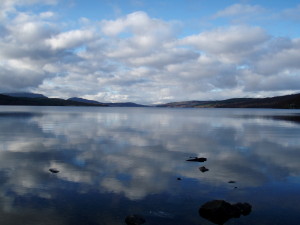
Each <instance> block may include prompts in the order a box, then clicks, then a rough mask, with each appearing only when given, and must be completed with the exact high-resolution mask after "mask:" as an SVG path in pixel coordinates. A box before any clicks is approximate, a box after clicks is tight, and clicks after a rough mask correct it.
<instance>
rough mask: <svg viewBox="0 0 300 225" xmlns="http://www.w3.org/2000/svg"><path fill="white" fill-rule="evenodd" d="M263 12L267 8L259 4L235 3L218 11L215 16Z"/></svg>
mask: <svg viewBox="0 0 300 225" xmlns="http://www.w3.org/2000/svg"><path fill="white" fill-rule="evenodd" d="M263 12H265V9H264V8H263V7H261V6H259V5H247V4H234V5H231V6H229V7H227V8H225V9H223V10H221V11H219V12H217V13H216V14H215V15H214V17H215V18H218V17H233V16H245V15H247V16H249V15H255V14H260V13H263Z"/></svg>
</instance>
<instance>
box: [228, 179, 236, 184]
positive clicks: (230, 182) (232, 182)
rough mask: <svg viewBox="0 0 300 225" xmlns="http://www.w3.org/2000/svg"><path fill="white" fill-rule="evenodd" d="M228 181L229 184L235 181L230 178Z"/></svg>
mask: <svg viewBox="0 0 300 225" xmlns="http://www.w3.org/2000/svg"><path fill="white" fill-rule="evenodd" d="M228 183H229V184H234V183H236V182H235V181H234V180H230V181H228Z"/></svg>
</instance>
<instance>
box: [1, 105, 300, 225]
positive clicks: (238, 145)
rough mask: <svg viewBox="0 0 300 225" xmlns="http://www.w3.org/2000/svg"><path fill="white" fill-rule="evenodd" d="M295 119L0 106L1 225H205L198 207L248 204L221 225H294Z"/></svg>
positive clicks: (240, 112)
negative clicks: (132, 220)
mask: <svg viewBox="0 0 300 225" xmlns="http://www.w3.org/2000/svg"><path fill="white" fill-rule="evenodd" d="M299 118H300V111H299V110H270V109H268V110H264V109H166V108H106V107H105V108H93V107H21V106H19V107H10V106H1V107H0V181H1V182H0V224H5V225H20V224H22V225H27V224H28V225H40V224H46V225H48V224H49V225H50V224H51V225H53V224H56V225H119V224H125V222H124V219H125V217H126V216H127V215H132V214H138V215H141V216H142V217H143V218H144V219H145V220H146V223H145V224H149V225H199V224H207V225H209V224H213V223H212V222H210V221H208V220H206V219H204V218H202V217H200V216H199V214H198V210H199V208H200V206H201V205H203V204H204V203H206V202H208V201H211V200H215V199H222V200H225V201H227V202H230V203H237V202H247V203H249V204H251V206H252V211H251V213H250V214H249V215H247V216H241V217H240V218H234V219H230V220H229V221H228V222H227V223H226V224H265V225H269V224H270V225H271V224H272V225H273V224H277V225H281V224H282V225H286V224H289V225H296V224H299V220H300V138H299V136H300V123H299ZM189 157H206V158H207V161H206V162H203V163H199V162H187V161H186V159H189ZM201 166H205V167H206V168H207V169H208V171H207V172H201V171H200V170H199V167H201ZM49 168H56V169H58V170H59V171H60V172H59V173H56V174H53V173H50V172H49ZM229 181H234V182H231V183H229Z"/></svg>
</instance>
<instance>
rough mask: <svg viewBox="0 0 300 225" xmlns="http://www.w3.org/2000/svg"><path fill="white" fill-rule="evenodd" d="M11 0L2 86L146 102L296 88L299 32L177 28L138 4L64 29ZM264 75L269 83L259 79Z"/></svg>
mask: <svg viewBox="0 0 300 225" xmlns="http://www.w3.org/2000/svg"><path fill="white" fill-rule="evenodd" d="M36 2H37V1H27V2H26V4H29V3H30V4H33V3H36ZM13 3H14V4H11V3H9V1H5V5H6V6H5V9H6V10H8V8H9V7H10V10H11V11H10V12H11V14H10V17H9V19H8V17H4V18H3V20H1V22H0V31H1V32H0V47H1V52H0V60H1V61H0V67H1V68H2V70H1V77H0V81H1V84H2V85H0V88H1V91H3V92H4V91H8V90H9V91H34V92H40V93H42V94H45V95H47V96H49V97H54V96H55V97H62V98H68V97H74V96H79V97H80V96H81V97H83V96H86V97H88V98H91V99H95V100H98V101H102V102H109V101H136V102H139V103H153V102H162V101H163V102H165V101H171V100H194V99H200V100H201V99H207V98H209V99H213V98H217V99H220V98H221V99H222V98H228V97H239V96H245V95H247V96H249V95H255V94H256V93H255V91H261V92H263V91H264V90H263V89H264V88H266V90H265V92H264V93H270V95H276V93H279V92H276V91H280V92H281V91H288V90H290V89H289V87H288V86H289V84H293V85H292V88H291V90H294V91H297V90H299V89H300V87H299V88H298V86H297V83H295V82H296V81H297V80H298V79H297V77H298V74H299V70H300V68H299V65H298V59H299V57H300V56H299V54H298V52H299V40H297V39H291V38H277V37H272V36H271V35H269V34H268V33H267V32H266V31H265V30H264V29H263V28H262V27H259V26H250V25H239V26H223V27H216V28H214V29H210V30H203V31H202V32H200V33H198V34H189V35H182V34H180V33H179V28H181V27H182V26H181V25H182V24H180V23H179V22H177V21H165V20H162V19H157V18H152V17H151V16H149V15H148V14H147V13H145V12H141V11H138V12H134V13H130V14H128V15H126V16H122V17H120V18H116V19H115V20H102V21H100V22H99V21H98V22H95V21H92V20H90V19H87V18H81V19H79V20H78V21H73V22H72V28H73V29H70V27H69V26H68V24H67V23H61V22H59V21H57V19H58V18H59V16H58V15H56V14H55V13H54V12H52V11H49V10H48V11H41V12H38V13H36V14H34V13H32V12H29V11H22V12H19V11H18V10H17V8H14V6H15V5H16V4H21V2H17V1H14V2H13ZM47 3H48V4H51V3H55V1H49V2H47ZM23 4H25V2H23ZM239 7H244V8H243V10H244V12H246V11H247V12H248V14H251V13H252V12H253V10H254V9H256V7H257V6H250V5H235V6H232V7H231V8H230V7H229V8H227V11H226V12H227V15H229V14H232V15H234V14H235V11H234V10H236V13H237V11H238V10H237V9H240V8H239ZM2 9H3V7H2ZM229 9H230V10H229ZM5 12H7V11H5ZM12 12H13V13H12ZM225 14H226V13H225V11H224V12H223V16H225ZM3 15H4V14H3ZM219 16H221V15H219ZM74 24H76V26H77V27H76V28H75V26H74ZM68 28H69V29H68ZM180 35H181V36H180ZM179 36H180V37H179ZM24 77H26V80H25V81H22V78H24ZM265 77H268V80H269V82H270V83H272V84H273V85H274V88H270V86H269V85H266V84H265V83H264V82H262V81H260V80H261V79H265ZM275 80H280V81H282V82H281V83H280V82H275ZM283 80H284V81H283ZM283 84H285V85H283ZM267 90H268V91H267Z"/></svg>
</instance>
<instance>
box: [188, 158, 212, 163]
mask: <svg viewBox="0 0 300 225" xmlns="http://www.w3.org/2000/svg"><path fill="white" fill-rule="evenodd" d="M206 160H207V158H204V157H200V158H198V157H193V158H190V159H187V160H186V161H189V162H205V161H206Z"/></svg>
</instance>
